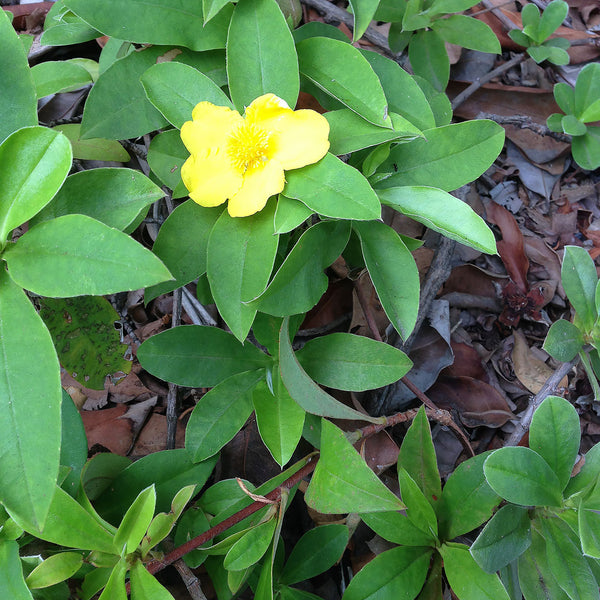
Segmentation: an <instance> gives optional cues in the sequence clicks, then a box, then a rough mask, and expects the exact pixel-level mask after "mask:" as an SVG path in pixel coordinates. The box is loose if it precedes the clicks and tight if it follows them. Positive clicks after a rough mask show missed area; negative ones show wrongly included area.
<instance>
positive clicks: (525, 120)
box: [477, 112, 571, 144]
mask: <svg viewBox="0 0 600 600" xmlns="http://www.w3.org/2000/svg"><path fill="white" fill-rule="evenodd" d="M477 119H491V120H492V121H495V122H496V123H498V124H499V125H516V126H517V127H521V128H522V129H531V131H534V132H535V133H537V134H538V135H547V136H550V137H552V138H554V139H555V140H558V141H559V142H567V143H568V144H570V143H571V136H570V135H567V134H566V133H557V132H556V131H552V130H551V129H548V127H546V125H542V124H541V123H537V122H536V121H534V120H533V119H532V118H531V117H527V116H524V115H509V116H504V115H496V114H493V113H486V112H480V113H479V114H478V115H477Z"/></svg>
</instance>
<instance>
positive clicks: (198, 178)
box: [181, 150, 244, 206]
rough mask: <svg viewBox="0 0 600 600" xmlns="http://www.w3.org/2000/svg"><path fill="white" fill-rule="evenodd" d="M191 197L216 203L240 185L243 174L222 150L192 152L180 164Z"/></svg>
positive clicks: (229, 196)
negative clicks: (181, 164) (200, 152)
mask: <svg viewBox="0 0 600 600" xmlns="http://www.w3.org/2000/svg"><path fill="white" fill-rule="evenodd" d="M181 179H182V180H183V183H184V185H185V187H186V188H187V189H188V190H189V192H190V198H191V199H192V200H193V201H194V202H196V203H198V204H200V205H201V206H219V204H223V202H225V200H227V198H231V197H232V196H233V195H234V194H235V193H236V192H237V191H238V190H239V189H240V188H241V187H242V183H243V180H244V178H243V177H242V175H241V174H240V172H239V171H238V170H237V169H236V168H235V167H234V166H233V165H232V164H231V161H230V160H229V157H228V156H227V154H226V153H225V152H224V151H219V150H216V151H212V152H205V153H204V154H193V155H192V156H190V157H189V158H188V159H187V160H186V161H185V163H183V166H182V167H181Z"/></svg>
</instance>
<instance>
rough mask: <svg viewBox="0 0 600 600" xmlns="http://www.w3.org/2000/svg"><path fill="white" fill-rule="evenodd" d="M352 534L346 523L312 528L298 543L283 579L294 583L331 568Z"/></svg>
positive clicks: (288, 561)
mask: <svg viewBox="0 0 600 600" xmlns="http://www.w3.org/2000/svg"><path fill="white" fill-rule="evenodd" d="M348 537H349V531H348V527H346V525H341V524H335V523H331V524H329V525H321V526H320V527H315V528H314V529H309V530H308V531H307V532H306V533H305V534H304V535H303V536H302V537H301V538H300V539H299V540H298V542H297V543H296V545H295V546H294V548H293V550H292V553H291V554H290V556H289V558H288V559H287V561H286V563H285V567H284V569H283V572H282V573H281V577H280V581H281V582H282V583H285V584H288V585H291V584H293V583H299V582H301V581H306V580H307V579H310V578H311V577H315V576H316V575H319V574H320V573H323V572H325V571H327V569H329V568H330V567H333V565H334V564H335V563H337V561H338V560H339V559H340V558H341V556H342V554H343V553H344V550H345V549H346V546H347V544H348Z"/></svg>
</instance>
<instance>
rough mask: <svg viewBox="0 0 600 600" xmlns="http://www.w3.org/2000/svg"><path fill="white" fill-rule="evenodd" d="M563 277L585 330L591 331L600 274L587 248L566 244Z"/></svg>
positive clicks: (594, 317)
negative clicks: (599, 274)
mask: <svg viewBox="0 0 600 600" xmlns="http://www.w3.org/2000/svg"><path fill="white" fill-rule="evenodd" d="M561 279H562V284H563V287H564V289H565V293H566V294H567V297H568V299H569V302H570V303H571V305H572V306H573V308H574V309H575V312H576V313H577V319H578V321H579V322H580V323H581V325H582V327H583V329H584V331H586V332H587V331H590V330H591V328H592V326H593V325H594V322H595V321H596V316H597V315H596V302H595V297H596V284H597V283H598V274H597V273H596V267H595V266H594V261H593V260H592V259H591V257H590V255H589V253H588V251H587V250H586V249H585V248H581V247H579V246H565V252H564V257H563V264H562V269H561Z"/></svg>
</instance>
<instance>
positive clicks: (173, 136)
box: [148, 129, 190, 198]
mask: <svg viewBox="0 0 600 600" xmlns="http://www.w3.org/2000/svg"><path fill="white" fill-rule="evenodd" d="M189 156H190V153H189V152H188V150H187V148H186V147H185V146H184V145H183V142H182V141H181V137H180V135H179V131H178V130H176V129H171V130H169V131H163V132H161V133H159V134H157V135H156V136H154V137H153V138H152V141H151V142H150V148H148V165H149V166H150V168H151V169H152V171H153V172H154V174H155V175H156V176H157V177H158V178H159V179H160V181H161V182H162V183H163V184H164V185H166V186H167V187H169V188H171V189H172V190H173V198H183V197H185V196H187V195H188V191H187V189H186V187H185V185H183V181H181V167H182V166H183V163H184V162H185V161H186V160H187V158H188V157H189Z"/></svg>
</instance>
